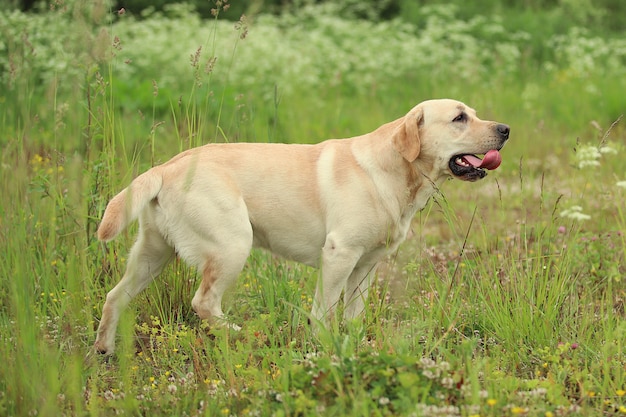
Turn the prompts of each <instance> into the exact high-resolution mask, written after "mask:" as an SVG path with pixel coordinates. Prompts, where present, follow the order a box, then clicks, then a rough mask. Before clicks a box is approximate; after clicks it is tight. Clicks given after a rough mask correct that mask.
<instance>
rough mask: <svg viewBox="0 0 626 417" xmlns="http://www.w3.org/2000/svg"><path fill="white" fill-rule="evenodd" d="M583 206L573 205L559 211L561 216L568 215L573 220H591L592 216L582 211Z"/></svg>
mask: <svg viewBox="0 0 626 417" xmlns="http://www.w3.org/2000/svg"><path fill="white" fill-rule="evenodd" d="M582 211H583V208H582V207H580V206H572V207H570V208H568V209H566V210H563V211H562V212H561V213H559V216H561V217H568V218H570V219H573V220H581V221H582V220H589V219H591V216H590V215H588V214H585V213H583V212H582Z"/></svg>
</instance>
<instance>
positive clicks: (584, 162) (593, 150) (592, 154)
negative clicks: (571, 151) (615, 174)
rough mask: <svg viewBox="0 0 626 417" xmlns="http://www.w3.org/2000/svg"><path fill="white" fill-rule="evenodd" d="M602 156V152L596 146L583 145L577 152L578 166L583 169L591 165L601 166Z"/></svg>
mask: <svg viewBox="0 0 626 417" xmlns="http://www.w3.org/2000/svg"><path fill="white" fill-rule="evenodd" d="M601 156H602V154H601V153H600V151H599V150H598V148H597V147H596V146H592V145H585V146H581V147H580V148H579V149H578V151H577V152H576V160H577V161H578V163H577V165H578V168H580V169H582V168H585V167H589V166H600V161H598V159H600V157H601Z"/></svg>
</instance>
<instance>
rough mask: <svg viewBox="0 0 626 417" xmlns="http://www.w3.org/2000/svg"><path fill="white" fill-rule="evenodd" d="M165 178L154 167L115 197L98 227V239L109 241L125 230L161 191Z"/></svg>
mask: <svg viewBox="0 0 626 417" xmlns="http://www.w3.org/2000/svg"><path fill="white" fill-rule="evenodd" d="M162 185H163V178H162V177H161V174H160V173H159V172H158V171H157V170H155V169H154V168H153V169H151V170H149V171H146V172H144V173H143V174H141V175H139V176H138V177H137V178H135V179H134V180H133V182H131V183H130V185H129V186H128V187H127V188H125V189H124V190H122V192H120V193H119V194H118V195H116V196H115V197H113V199H111V201H109V204H108V205H107V208H106V210H105V211H104V216H102V222H100V226H99V227H98V239H100V240H102V241H104V242H108V241H109V240H111V239H113V238H114V237H115V236H117V235H118V234H119V233H120V232H121V231H122V230H124V229H125V228H126V227H127V226H128V224H129V223H130V222H132V221H133V220H135V219H136V218H137V217H139V213H141V211H142V210H143V209H144V207H146V204H148V203H149V202H150V201H151V200H152V199H154V198H155V197H156V196H157V195H158V194H159V191H161V186H162Z"/></svg>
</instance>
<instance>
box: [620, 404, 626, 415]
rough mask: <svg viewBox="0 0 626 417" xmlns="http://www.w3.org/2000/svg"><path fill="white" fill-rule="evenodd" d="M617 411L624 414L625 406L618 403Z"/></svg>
mask: <svg viewBox="0 0 626 417" xmlns="http://www.w3.org/2000/svg"><path fill="white" fill-rule="evenodd" d="M619 412H620V413H622V414H626V406H623V405H620V406H619Z"/></svg>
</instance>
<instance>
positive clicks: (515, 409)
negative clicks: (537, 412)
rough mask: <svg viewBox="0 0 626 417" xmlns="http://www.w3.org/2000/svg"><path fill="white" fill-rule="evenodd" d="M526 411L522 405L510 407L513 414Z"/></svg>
mask: <svg viewBox="0 0 626 417" xmlns="http://www.w3.org/2000/svg"><path fill="white" fill-rule="evenodd" d="M527 412H528V410H527V409H525V408H524V407H513V408H511V413H513V414H526V413H527Z"/></svg>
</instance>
